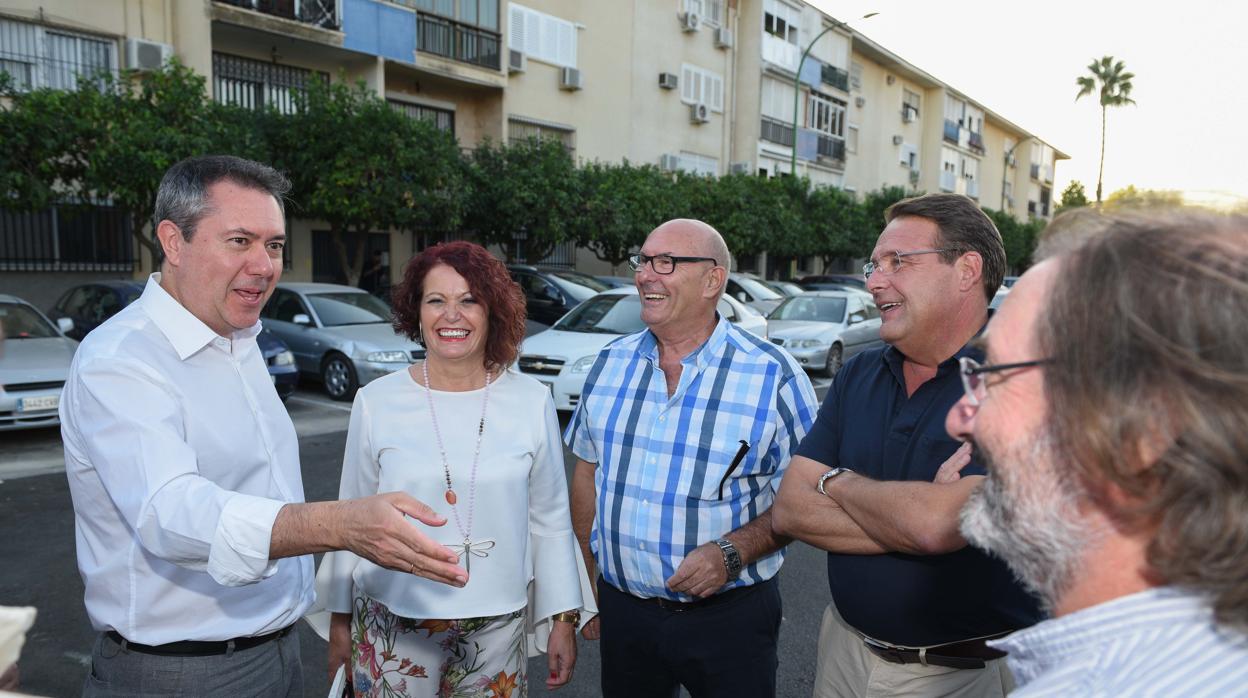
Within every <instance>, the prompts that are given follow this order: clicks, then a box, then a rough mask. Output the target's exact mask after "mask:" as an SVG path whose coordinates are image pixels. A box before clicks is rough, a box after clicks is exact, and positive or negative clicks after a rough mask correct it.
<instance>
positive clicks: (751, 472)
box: [693, 441, 771, 501]
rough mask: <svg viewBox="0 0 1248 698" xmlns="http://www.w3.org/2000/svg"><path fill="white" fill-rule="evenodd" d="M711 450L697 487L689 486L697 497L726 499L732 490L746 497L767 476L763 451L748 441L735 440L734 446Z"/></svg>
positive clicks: (712, 499) (760, 484) (733, 494)
mask: <svg viewBox="0 0 1248 698" xmlns="http://www.w3.org/2000/svg"><path fill="white" fill-rule="evenodd" d="M721 448H722V447H721ZM711 453H712V454H713V457H712V458H711V459H710V460H709V461H707V462H705V463H704V464H703V472H702V481H701V484H700V486H699V487H695V488H693V489H694V490H695V493H696V496H697V497H698V499H702V500H706V501H721V500H725V501H726V500H729V499H732V498H733V497H734V496H736V493H741V494H745V495H746V496H749V495H750V494H751V493H752V492H753V491H756V490H758V489H759V488H761V487H762V486H764V484H765V481H766V479H767V478H768V477H769V476H770V475H771V473H770V472H765V469H764V464H763V458H762V456H763V454H762V453H761V452H760V451H756V450H755V447H754V445H753V444H749V442H742V441H738V442H737V443H736V446H735V448H733V447H732V446H729V449H728V450H721V451H718V452H716V451H712V452H711Z"/></svg>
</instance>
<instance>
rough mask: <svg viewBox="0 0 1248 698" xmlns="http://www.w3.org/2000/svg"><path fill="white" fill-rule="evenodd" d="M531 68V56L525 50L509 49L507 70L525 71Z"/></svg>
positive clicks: (514, 71) (509, 71)
mask: <svg viewBox="0 0 1248 698" xmlns="http://www.w3.org/2000/svg"><path fill="white" fill-rule="evenodd" d="M528 69H529V57H528V56H527V55H526V54H525V53H524V51H517V50H515V49H514V48H513V49H508V51H507V72H508V73H523V72H524V71H526V70H528Z"/></svg>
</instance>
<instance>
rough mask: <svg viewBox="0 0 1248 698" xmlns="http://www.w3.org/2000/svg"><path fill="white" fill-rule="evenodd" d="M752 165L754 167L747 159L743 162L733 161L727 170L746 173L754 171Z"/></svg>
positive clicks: (734, 172)
mask: <svg viewBox="0 0 1248 698" xmlns="http://www.w3.org/2000/svg"><path fill="white" fill-rule="evenodd" d="M753 167H754V164H753V163H751V162H749V161H748V160H747V161H745V162H734V163H732V164H731V165H729V166H728V171H729V172H731V173H732V174H744V175H748V174H750V173H751V172H753V171H754V169H753Z"/></svg>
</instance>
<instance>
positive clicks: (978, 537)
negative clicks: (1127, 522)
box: [961, 433, 1096, 613]
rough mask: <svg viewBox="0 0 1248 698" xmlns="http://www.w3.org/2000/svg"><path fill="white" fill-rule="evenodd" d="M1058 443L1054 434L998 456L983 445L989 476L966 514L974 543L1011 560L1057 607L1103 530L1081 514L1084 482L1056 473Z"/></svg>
mask: <svg viewBox="0 0 1248 698" xmlns="http://www.w3.org/2000/svg"><path fill="white" fill-rule="evenodd" d="M1053 446H1054V444H1053V439H1052V437H1051V435H1049V434H1047V433H1045V434H1042V435H1039V436H1036V437H1033V438H1030V439H1028V440H1026V441H1024V442H1022V443H1019V444H1017V445H1016V446H1013V447H1010V448H1007V449H1005V450H1004V452H1002V453H996V454H993V453H990V452H989V451H988V450H987V449H985V448H984V447H983V444H980V443H976V444H975V453H976V455H977V456H978V457H979V459H980V461H981V462H983V463H984V465H985V466H986V467H987V468H988V477H987V478H986V479H985V480H984V483H983V484H982V485H981V486H980V487H978V488H976V489H975V491H974V492H972V493H971V496H970V499H968V500H967V502H966V505H965V506H964V507H963V508H962V514H961V529H962V535H963V536H965V537H966V539H967V541H968V542H970V543H971V544H972V545H975V546H977V547H979V548H983V549H984V550H987V551H989V552H991V553H993V554H995V555H996V556H997V557H1000V558H1001V559H1002V560H1004V561H1005V563H1006V564H1007V565H1008V566H1009V567H1010V569H1011V570H1012V571H1013V572H1014V575H1015V576H1016V577H1018V579H1019V581H1021V582H1022V583H1023V584H1024V585H1025V586H1026V587H1027V588H1028V589H1030V590H1031V591H1032V593H1034V594H1036V595H1037V596H1038V597H1040V600H1041V601H1042V602H1044V604H1045V605H1046V607H1047V608H1048V610H1049V612H1050V613H1051V612H1052V611H1053V609H1054V607H1055V606H1056V604H1057V602H1058V600H1059V599H1060V598H1061V597H1062V595H1063V594H1064V593H1065V592H1066V591H1067V590H1068V589H1069V588H1070V585H1071V583H1072V582H1073V581H1074V578H1075V574H1076V572H1077V571H1078V568H1079V566H1080V562H1081V561H1082V559H1083V555H1084V553H1085V551H1087V550H1088V548H1089V546H1090V545H1091V543H1092V541H1093V539H1094V537H1095V535H1096V534H1095V532H1094V531H1093V530H1091V528H1090V527H1089V522H1087V521H1086V520H1085V519H1084V517H1083V516H1082V515H1081V514H1080V512H1079V507H1078V504H1079V501H1080V493H1079V489H1078V486H1077V485H1076V484H1075V483H1072V482H1067V479H1066V478H1063V477H1061V476H1059V475H1058V473H1057V471H1056V468H1057V467H1058V463H1057V462H1056V456H1057V452H1056V449H1055V448H1054V447H1053ZM1002 462H1007V463H1009V465H1008V466H1007V469H1006V470H1002V468H1001V467H1000V463H1002Z"/></svg>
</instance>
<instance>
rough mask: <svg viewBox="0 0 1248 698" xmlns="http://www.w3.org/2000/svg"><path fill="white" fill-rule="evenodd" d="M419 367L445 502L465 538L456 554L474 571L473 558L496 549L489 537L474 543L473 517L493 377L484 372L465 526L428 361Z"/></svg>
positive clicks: (466, 567) (468, 568) (467, 568)
mask: <svg viewBox="0 0 1248 698" xmlns="http://www.w3.org/2000/svg"><path fill="white" fill-rule="evenodd" d="M420 365H421V369H422V371H423V372H424V376H425V396H426V397H427V398H428V399H429V417H430V418H431V419H432V420H433V435H434V437H435V438H436V439H437V442H438V452H439V453H441V454H442V472H443V474H445V475H446V503H447V504H450V505H451V513H452V514H454V515H455V527H456V528H458V529H459V533H460V535H462V536H463V537H464V542H463V543H462V544H460V545H458V546H456V547H458V548H461V550H460V551H459V552H458V553H457V555H458V556H459V558H460V559H462V560H463V561H464V571H466V572H471V571H472V569H471V565H472V558H473V556H476V557H489V551H490V550H493V549H494V541H493V540H491V539H489V538H485V539H482V540H478V541H474V540H472V517H473V514H474V513H475V512H476V508H477V463H478V462H479V461H480V459H481V441H482V439H483V438H484V437H485V408H486V406H487V405H489V404H490V377H491V376H490V372H489V371H486V372H485V396H484V397H483V398H482V400H481V418H480V419H479V420H478V421H477V448H476V450H475V451H474V452H473V454H472V476H471V479H470V480H469V484H468V526H467V527H465V526H464V524H463V522H462V521H461V520H460V518H459V507H458V506H457V502H458V501H459V497H457V496H456V495H455V489H454V487H452V486H451V465H450V462H449V461H447V458H446V447H444V446H443V445H442V430H441V429H439V428H438V413H437V412H436V411H434V408H433V388H432V387H431V386H430V383H429V360H428V359H426V360H424V361H422V362H420Z"/></svg>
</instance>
